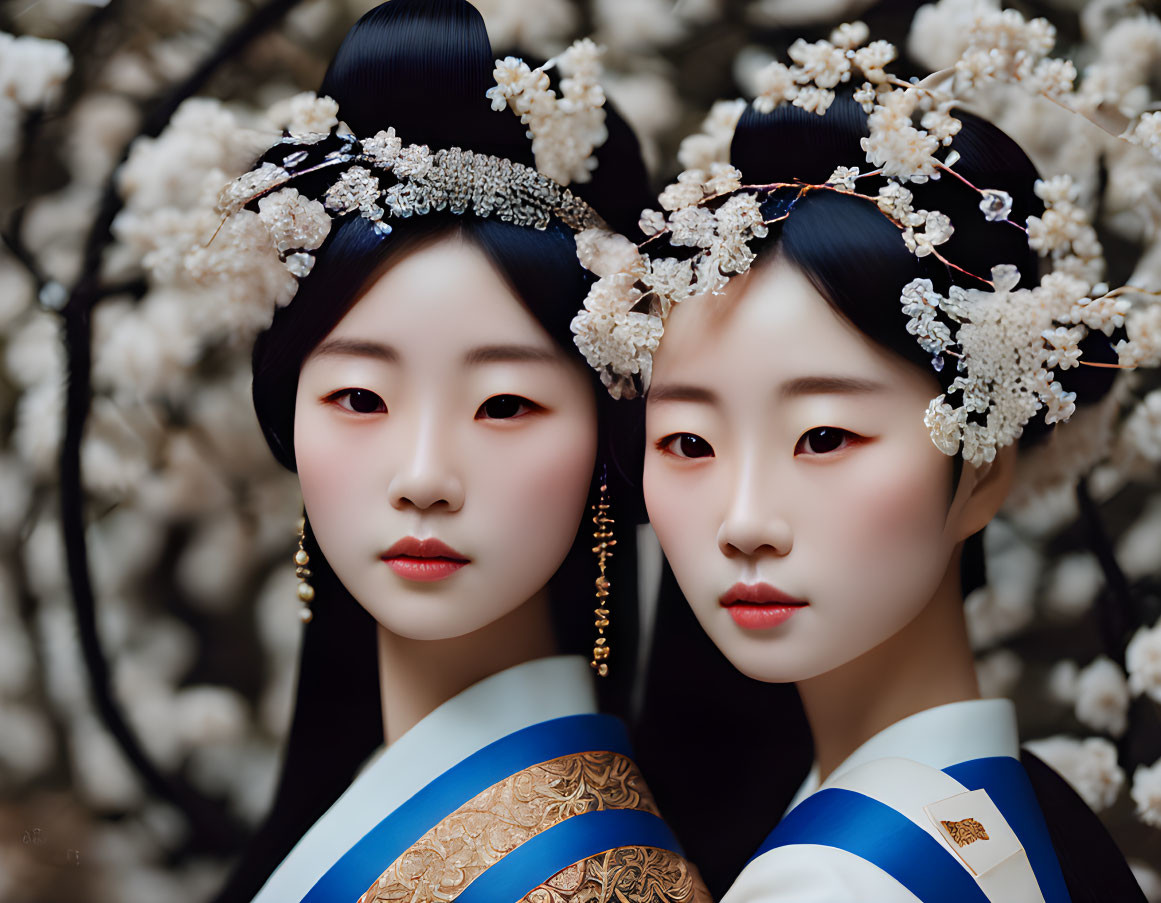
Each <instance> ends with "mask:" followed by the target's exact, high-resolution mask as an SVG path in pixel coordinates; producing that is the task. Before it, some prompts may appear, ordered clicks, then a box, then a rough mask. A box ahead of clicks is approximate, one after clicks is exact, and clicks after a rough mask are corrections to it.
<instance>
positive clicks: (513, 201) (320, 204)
mask: <svg viewBox="0 0 1161 903" xmlns="http://www.w3.org/2000/svg"><path fill="white" fill-rule="evenodd" d="M602 52H603V51H602V49H601V48H600V47H598V46H597V45H596V44H594V43H593V42H592V41H590V40H588V39H584V40H580V41H577V42H576V43H575V44H573V45H572V46H571V47H569V48H568V49H567V50H566V51H565V52H564V53H562V54H561V55H560V56H559V57H557V58H556V59H553V60H549V62H548V63H545V64H544V66H542V67H540V68H537V69H530V68H529V67H528V65H527V64H526V63H524V62H523V61H522V60H519V59H517V58H516V57H508V58H507V59H504V60H498V61H497V63H496V70H495V73H494V75H495V78H496V81H497V85H496V87H494V88H491V89H489V90H488V91H487V97H488V98H490V99H491V101H492V109H494V110H497V111H498V110H503V109H505V107H510V108H511V109H512V111H513V112H515V113H516V114H517V115H519V116H520V118H521V122H523V123H525V124H526V125H527V126H528V134H529V137H530V138H532V150H533V154H534V156H535V158H536V163H537V168H536V169H533V168H532V167H530V166H525V165H524V164H522V163H517V162H515V161H513V160H509V159H506V158H503V157H495V156H491V155H489V154H478V153H474V152H472V151H470V150H463V149H461V148H458V147H451V148H445V149H440V150H436V151H432V150H431V149H430V148H429V147H428V146H427V145H423V144H407V145H405V144H404V143H403V140H402V139H401V138H400V137H399V136H397V135H396V134H395V129H394V128H388V129H386V130H381V131H379V132H378V133H376V134H375V135H373V136H372V137H369V138H359V137H357V136H356V135H354V134H352V133H351V131H350V129H348V128H347V127H346V125H345V124H344V123H343V122H341V121H340V118H339V109H338V104H337V103H335V101H334V100H332V99H331V98H329V97H317V96H316V95H314V94H312V93H310V92H306V93H304V94H300V95H297V96H296V97H294V98H291V99H290V100H289V101H284V102H283V103H281V104H278V105H276V106H275V108H274V109H272V110H271V112H270V114H269V118H270V119H271V121H272V122H273V123H275V124H276V125H278V126H280V127H282V128H283V129H284V130H285V132H286V134H285V136H284V137H283V138H282V139H281V142H280V143H281V144H282V145H285V146H286V147H287V153H286V155H285V156H284V157H283V158H282V161H281V165H279V164H277V163H271V162H266V163H263V164H262V165H261V166H259V167H256V168H255V169H252V170H250V171H249V172H247V173H245V174H244V175H242V176H240V177H239V178H237V179H234V180H233V181H232V182H230V183H228V184H227V185H226V186H225V187H224V188H223V189H222V191H221V193H220V195H219V198H218V211H219V212H220V213H221V214H222V216H223V223H224V222H225V221H226V219H227V218H229V217H230V216H232V215H234V214H236V213H238V212H239V211H240V210H242V209H243V208H245V207H246V206H247V205H249V204H251V203H253V202H255V201H257V202H258V215H259V219H260V220H261V222H262V223H263V225H264V226H265V227H266V229H267V231H268V232H269V234H270V238H271V241H272V243H273V244H274V247H275V248H276V249H277V251H278V254H279V257H280V259H281V260H282V261H283V262H284V263H285V264H286V267H287V269H288V270H290V272H291V273H292V274H293V275H295V276H297V277H299V278H302V277H304V276H306V275H307V274H308V273H309V272H310V271H311V269H312V268H313V266H314V256H313V254H312V253H311V252H313V251H315V250H317V249H318V248H319V247H321V246H322V243H323V242H324V241H325V240H326V237H327V235H328V234H329V233H330V228H331V223H332V219H333V217H337V216H344V215H346V214H349V213H355V212H358V213H359V215H360V216H362V217H364V218H365V219H367V220H369V221H370V222H372V223H374V227H375V229H376V231H377V232H379V233H380V234H382V235H387V234H389V233H390V232H391V226H390V224H389V222H388V220H390V219H393V218H405V217H409V216H413V215H424V214H427V213H430V212H431V211H433V210H436V211H442V210H447V211H450V212H451V213H455V214H463V213H468V212H471V213H474V214H476V215H477V216H481V217H495V218H497V219H500V220H503V221H504V222H508V223H513V224H515V225H519V226H531V227H534V228H536V229H546V228H548V225H549V223H550V222H551V221H552V218H553V217H556V218H558V219H559V220H560V221H561V222H563V223H564V224H565V225H566V226H568V227H569V228H571V229H573V230H574V231H577V232H579V231H581V230H584V229H591V228H603V227H604V221H603V220H602V219H601V217H600V216H599V215H598V214H597V213H596V211H595V210H593V209H592V207H590V206H589V205H588V204H587V203H585V202H584V201H583V200H581V198H579V197H578V196H576V195H575V194H573V193H572V192H571V191H569V190H568V189H567V188H566V187H565V186H567V185H568V184H569V183H570V182H573V181H576V182H587V181H589V180H590V179H591V178H592V171H593V170H594V169H595V168H596V165H597V161H596V159H595V158H594V157H593V156H592V154H593V151H594V150H595V149H596V148H597V147H599V146H600V145H601V144H603V143H604V141H605V140H606V138H607V137H608V132H607V130H606V128H605V111H604V103H605V95H604V91H603V90H602V89H601V86H600V83H599V78H600V74H601V65H600V56H601V53H602ZM554 65H555V66H558V67H559V68H560V70H561V72H562V73H563V74H564V75H565V77H564V78H563V79H562V81H561V91H562V96H561V97H559V98H558V97H557V95H556V93H555V92H554V91H553V90H552V89H551V88H550V87H549V81H548V75H547V73H546V71H545V70H546V69H548V68H550V67H551V66H554ZM336 143H337V145H338V146H337V147H334V145H335V144H336ZM326 169H335V170H337V171H338V174H337V176H336V178H335V180H334V181H333V182H332V183H331V184H330V186H329V187H327V188H326V190H325V192H323V195H322V199H321V201H319V200H315V199H311V198H307V197H305V196H303V195H301V194H300V193H299V191H298V190H297V189H296V188H294V187H290V183H292V182H294V181H295V180H297V179H299V178H301V177H302V176H305V175H308V174H312V173H317V172H320V171H322V170H326ZM384 183H386V184H384Z"/></svg>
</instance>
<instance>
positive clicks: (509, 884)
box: [302, 715, 681, 903]
mask: <svg viewBox="0 0 1161 903" xmlns="http://www.w3.org/2000/svg"><path fill="white" fill-rule="evenodd" d="M598 751H599V752H613V753H619V754H621V755H625V756H628V755H630V744H629V738H628V733H627V732H626V730H625V726H624V725H623V724H622V723H621V722H620V721H619V720H618V719H616V718H613V717H611V716H608V715H572V716H569V717H566V718H556V719H553V720H551V721H543V722H541V723H539V724H534V725H532V726H531V727H527V728H524V729H523V730H520V731H516V732H515V733H512V734H509V735H508V736H507V737H503V738H501V739H500V740H497V741H496V742H494V743H491V744H489V745H488V746H485V747H484V748H483V749H481V750H479V751H478V752H475V753H473V754H472V755H470V756H468V757H467V758H466V759H463V760H462V761H460V762H459V763H457V764H456V765H454V766H452V767H451V768H450V769H448V770H447V771H446V772H444V773H443V774H441V775H440V776H439V777H438V778H436V779H435V780H434V781H432V782H431V783H430V784H428V785H427V786H425V787H424V788H423V789H421V790H420V791H419V792H418V793H416V794H415V795H414V796H413V797H411V798H410V799H408V800H407V801H406V802H405V803H403V804H402V805H401V806H399V808H397V809H396V810H395V811H394V812H392V813H391V814H390V815H388V816H387V817H385V818H384V819H383V820H382V821H381V822H379V824H377V825H376V826H375V827H374V828H372V829H371V830H370V831H368V832H367V833H366V834H365V835H364V836H363V837H362V839H360V840H359V841H358V842H357V843H355V845H354V846H352V847H351V848H350V849H349V850H347V852H346V853H344V854H343V856H342V857H341V858H340V859H339V860H338V861H337V862H336V863H334V865H332V866H331V867H330V868H329V869H328V870H327V872H326V873H325V874H324V875H323V876H322V877H321V878H319V880H318V881H317V882H316V883H315V885H314V886H313V887H312V888H311V889H310V890H309V891H308V892H307V894H306V896H305V897H303V899H302V903H355V901H357V900H358V899H359V897H360V895H361V894H363V893H364V892H365V891H366V890H367V889H368V888H369V887H370V886H371V885H372V884H373V883H374V882H375V881H377V880H378V878H379V876H380V875H381V874H382V873H383V871H384V869H386V868H387V867H388V866H389V865H390V864H391V863H392V862H394V861H395V860H396V859H398V858H399V856H401V855H402V854H403V853H404V852H405V851H406V850H407V849H408V848H409V847H410V846H411V845H412V844H413V843H415V842H416V841H417V840H418V839H419V838H420V837H422V836H423V835H424V834H425V833H426V832H427V831H428V830H430V829H431V828H432V827H434V826H435V825H437V824H438V823H439V822H440V821H442V820H443V819H444V818H446V817H447V816H448V815H450V814H451V813H453V812H455V811H456V810H457V809H458V808H459V807H460V806H462V805H463V804H464V803H466V802H467V801H468V800H470V799H472V798H473V797H475V796H477V795H478V794H480V793H482V792H483V791H485V790H487V789H488V788H489V787H491V786H493V785H494V784H497V783H499V782H500V781H502V780H504V779H505V778H507V777H509V776H511V775H513V774H516V773H517V772H519V771H522V770H524V769H526V768H529V767H531V766H533V765H538V764H540V763H542V762H548V761H550V760H552V759H558V758H560V757H562V756H567V755H571V754H574V753H582V752H598ZM619 846H651V847H659V848H661V849H666V850H671V851H673V852H676V853H679V854H680V852H681V848H680V846H679V845H678V844H677V841H676V839H675V838H674V837H673V834H672V832H670V830H669V828H668V827H667V826H666V825H665V823H664V822H663V821H662V820H661V819H660V818H657V817H656V816H654V815H651V814H649V813H647V812H640V811H635V810H620V809H614V810H602V811H597V812H590V813H584V814H581V815H575V816H573V817H571V818H568V819H565V820H564V821H563V822H561V823H560V824H558V825H556V826H554V827H552V828H549V829H548V830H546V831H544V832H543V833H542V834H540V835H537V836H535V837H533V838H531V839H530V840H528V841H527V842H525V843H524V844H522V845H521V846H519V847H517V848H516V849H515V850H513V851H512V852H510V853H508V854H507V855H506V856H505V857H504V858H503V859H501V860H500V861H499V862H497V863H495V864H494V865H493V866H492V867H491V868H490V869H488V870H487V871H486V872H484V873H483V874H481V875H479V876H478V877H477V878H476V880H475V881H473V882H471V883H470V884H469V885H468V886H467V887H466V888H465V889H464V891H463V892H462V893H461V894H460V896H459V898H458V899H459V900H462V901H464V903H471V901H473V900H476V901H483V900H488V901H491V900H499V899H503V900H517V899H519V898H520V897H521V896H523V895H524V894H526V893H527V892H528V891H530V890H532V889H533V888H534V887H536V886H537V885H539V884H541V883H542V882H544V881H546V880H548V879H549V878H551V877H552V876H553V875H555V874H556V873H557V872H559V871H560V870H561V869H563V868H565V867H567V866H569V865H571V864H572V863H574V862H577V861H579V860H581V859H584V858H586V857H588V856H590V855H593V854H594V853H597V852H603V851H605V850H609V849H613V848H616V847H619ZM557 863H559V865H558V864H557ZM493 872H495V873H496V875H495V877H492V873H493ZM477 885H480V887H479V889H478V890H477V889H476V886H477ZM489 887H494V888H495V891H494V892H493V891H489V889H488V888H489ZM515 887H519V888H520V890H519V892H518V893H509V892H508V891H509V889H510V888H515ZM496 893H499V894H501V895H500V896H495V894H496Z"/></svg>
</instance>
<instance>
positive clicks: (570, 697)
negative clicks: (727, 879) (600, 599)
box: [254, 656, 709, 903]
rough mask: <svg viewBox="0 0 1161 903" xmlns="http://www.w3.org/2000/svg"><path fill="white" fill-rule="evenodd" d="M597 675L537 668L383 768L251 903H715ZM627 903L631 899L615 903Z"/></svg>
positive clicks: (374, 766)
mask: <svg viewBox="0 0 1161 903" xmlns="http://www.w3.org/2000/svg"><path fill="white" fill-rule="evenodd" d="M591 674H592V672H591V670H590V669H589V667H588V663H587V662H586V661H585V660H584V659H582V658H579V657H576V656H558V657H554V658H546V659H540V660H537V661H532V662H527V663H525V664H522V665H518V666H516V667H513V668H509V669H507V670H505V671H502V672H500V673H498V674H494V675H492V676H490V677H487V678H485V679H484V680H482V681H480V682H479V683H477V684H475V685H473V686H471V687H469V688H468V689H466V690H464V691H463V692H462V693H460V694H458V695H457V696H455V697H453V698H452V699H450V700H448V701H447V702H445V703H444V704H443V705H441V706H440V707H439V708H437V709H436V710H435V711H433V712H432V713H431V714H429V715H428V716H427V717H426V718H424V719H423V720H422V721H420V722H419V723H418V724H417V725H415V727H413V728H412V729H411V730H409V731H408V732H407V733H406V734H404V735H403V736H402V737H400V738H399V739H398V740H397V741H395V742H394V743H393V744H391V746H389V747H388V748H386V749H385V750H383V751H382V752H380V753H379V754H378V755H377V756H376V757H375V758H374V759H373V760H372V761H371V762H370V764H368V765H367V766H366V767H365V768H364V769H363V771H362V772H361V773H360V774H359V775H358V777H357V778H356V779H355V781H354V782H353V783H352V785H351V786H350V787H349V788H348V789H347V790H346V792H344V793H343V795H342V796H341V797H339V799H338V800H337V801H336V802H335V804H334V805H333V806H332V807H331V808H330V809H329V810H327V812H326V813H325V814H324V815H323V816H322V817H321V818H320V819H319V820H318V821H317V822H316V823H315V824H314V825H313V826H312V827H311V828H310V830H308V831H307V832H306V834H305V835H303V837H302V839H301V840H300V841H299V842H298V844H297V845H296V846H295V847H294V849H293V850H291V852H290V854H289V855H288V856H287V857H286V859H285V860H284V861H283V862H282V863H281V864H280V865H279V866H278V868H277V869H276V870H275V871H274V873H273V874H272V875H271V876H270V878H269V880H267V882H266V884H265V885H264V886H263V888H262V890H261V891H259V893H258V895H257V897H255V898H254V903H298V901H302V903H377V901H393V903H394V901H400V903H403V901H406V903H434V901H440V903H447V901H458V903H517V901H528V903H565V901H569V900H572V899H574V898H575V899H578V900H583V901H585V903H590V901H594V903H595V901H605V900H610V901H618V900H621V899H628V900H633V901H638V900H639V901H641V903H654V901H656V903H708V900H709V897H708V895H707V894H706V893H705V891H704V889H703V888H702V886H701V884H700V881H699V880H698V879H697V878H696V877H695V875H694V873H692V872H691V870H690V868H689V866H688V865H687V864H686V862H685V860H684V859H683V858H682V856H681V849H680V847H679V846H678V844H677V842H676V840H675V839H674V837H673V835H672V833H671V832H670V830H669V828H668V827H667V826H666V824H665V822H664V821H662V819H661V818H660V816H659V814H658V812H657V808H656V806H655V805H654V803H653V799H652V796H651V795H650V793H649V791H648V789H647V788H646V786H645V783H644V781H643V780H642V777H641V774H640V772H639V771H638V769H637V766H636V765H635V764H634V763H633V761H632V759H631V758H630V749H629V743H628V739H627V735H626V731H625V728H624V726H623V725H622V723H621V722H620V721H619V720H617V719H616V718H613V717H611V716H607V715H599V714H597V713H596V699H595V694H594V691H593V686H592V676H591ZM618 893H620V894H622V895H623V897H618V896H617V894H618Z"/></svg>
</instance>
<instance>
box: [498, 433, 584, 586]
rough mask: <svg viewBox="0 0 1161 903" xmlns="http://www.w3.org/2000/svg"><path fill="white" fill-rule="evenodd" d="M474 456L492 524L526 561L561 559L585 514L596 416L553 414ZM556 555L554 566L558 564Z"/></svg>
mask: <svg viewBox="0 0 1161 903" xmlns="http://www.w3.org/2000/svg"><path fill="white" fill-rule="evenodd" d="M513 439H514V440H515V441H512V442H496V443H488V448H487V450H486V451H483V452H482V453H481V455H480V456H479V457H478V458H477V460H476V468H475V470H476V474H477V485H478V486H479V487H480V488H481V491H482V492H483V493H486V498H487V507H488V509H489V510H490V511H491V517H492V518H493V520H492V525H493V528H494V529H495V530H497V532H498V533H503V534H505V535H506V536H507V537H508V538H509V539H508V542H509V545H510V548H512V550H513V551H515V552H518V553H519V554H520V557H521V558H523V559H525V560H534V559H537V558H545V557H548V558H559V559H560V560H563V557H564V555H565V554H566V553H567V551H568V548H569V546H571V544H572V539H573V537H574V536H575V535H576V531H577V527H578V526H579V525H580V521H581V517H582V516H583V514H584V505H585V500H586V499H587V497H588V490H589V484H590V483H591V481H592V474H593V467H594V463H595V459H596V421H595V415H594V417H593V418H588V417H582V416H579V415H578V416H575V417H572V416H570V417H560V416H556V417H554V418H553V421H552V422H547V423H544V424H538V425H537V427H536V429H534V430H529V431H528V432H527V433H526V434H525V435H521V436H518V437H517V436H513ZM559 563H560V562H559V560H558V561H556V562H555V564H553V567H554V568H555V567H556V566H559Z"/></svg>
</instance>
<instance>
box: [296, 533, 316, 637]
mask: <svg viewBox="0 0 1161 903" xmlns="http://www.w3.org/2000/svg"><path fill="white" fill-rule="evenodd" d="M305 540H306V518H305V517H303V518H301V519H300V520H299V522H298V551H297V552H295V553H294V576H295V577H297V578H298V601H299V602H301V603H302V607H301V608H299V610H298V617H299V618H300V619H301V620H302V623H303V624H309V623H310V619H311V618H313V617H314V615H313V614H312V613H311V610H310V603H311V600H312V599H314V587H313V586H311V585H310V584H309V583H307V580H309V579H310V576H311V572H310V569H309V568H308V567H307V565H308V564H310V555H308V554H307V553H306V549H305V548H303V545H302V544H303V542H304V541H305Z"/></svg>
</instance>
